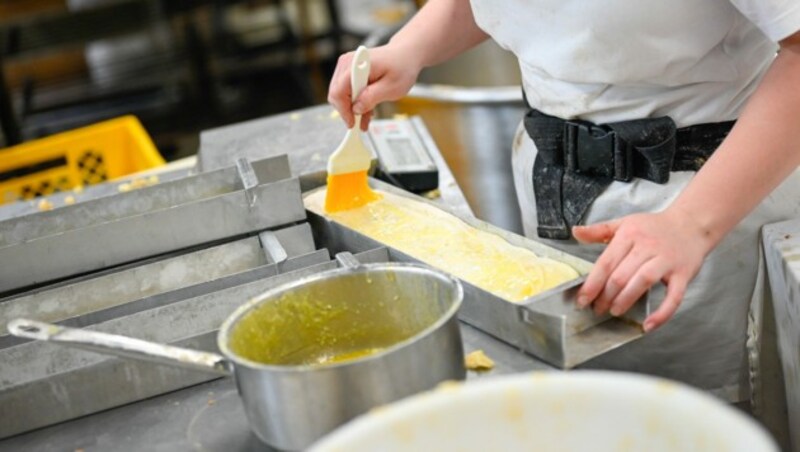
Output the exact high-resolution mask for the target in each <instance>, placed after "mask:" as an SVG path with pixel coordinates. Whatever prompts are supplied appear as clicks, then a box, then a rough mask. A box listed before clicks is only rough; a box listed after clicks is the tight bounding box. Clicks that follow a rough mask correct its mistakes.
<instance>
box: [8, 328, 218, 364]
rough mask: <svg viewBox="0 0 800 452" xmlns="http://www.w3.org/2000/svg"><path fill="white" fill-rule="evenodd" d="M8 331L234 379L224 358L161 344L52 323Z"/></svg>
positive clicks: (39, 339) (21, 335)
mask: <svg viewBox="0 0 800 452" xmlns="http://www.w3.org/2000/svg"><path fill="white" fill-rule="evenodd" d="M8 331H9V332H10V333H11V334H13V335H14V336H17V337H23V338H26V339H34V340H37V341H46V342H52V343H54V344H59V345H66V346H68V347H74V348H81V349H84V350H89V351H93V352H98V353H103V354H106V355H115V356H120V357H123V358H132V359H137V360H140V361H150V362H155V363H160V364H167V365H171V366H178V367H184V368H188V369H193V370H199V371H204V372H211V373H215V374H221V375H230V374H231V373H232V365H231V363H230V361H228V360H227V359H226V358H225V357H224V356H222V355H219V354H216V353H209V352H202V351H198V350H191V349H187V348H181V347H174V346H171V345H164V344H157V343H155V342H148V341H143V340H141V339H135V338H132V337H127V336H120V335H117V334H108V333H101V332H98V331H90V330H82V329H78V328H67V327H63V326H59V325H53V324H51V323H45V322H38V321H35V320H28V319H16V320H12V321H11V322H9V323H8Z"/></svg>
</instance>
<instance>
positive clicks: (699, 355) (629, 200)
mask: <svg viewBox="0 0 800 452" xmlns="http://www.w3.org/2000/svg"><path fill="white" fill-rule="evenodd" d="M535 156H536V147H535V145H534V143H533V141H532V140H531V139H530V137H529V136H528V135H527V133H526V132H525V130H524V128H523V127H522V126H521V125H520V127H519V128H518V130H517V134H516V137H515V140H514V148H513V158H512V164H513V168H514V184H515V186H516V190H517V196H518V197H519V203H520V209H521V211H522V221H523V226H524V229H525V235H526V236H528V237H531V238H533V239H536V240H539V241H542V242H545V243H548V244H550V245H552V246H554V247H556V248H559V249H562V250H564V251H566V252H568V253H570V254H573V255H576V256H580V257H583V258H585V259H587V260H590V261H592V262H593V261H595V260H596V259H597V257H598V256H599V255H600V252H601V251H602V250H603V247H604V246H602V245H580V244H578V243H577V242H575V241H574V240H572V241H561V240H546V239H540V238H539V237H538V236H537V235H536V226H537V224H536V223H537V222H536V201H535V198H534V193H533V180H532V171H533V162H534V158H535ZM694 174H695V173H694V172H674V173H671V176H670V180H669V182H668V183H667V184H664V185H658V184H655V183H653V182H650V181H646V180H641V179H634V181H633V182H631V183H623V182H613V183H612V184H611V185H610V186H609V187H608V188H607V189H606V190H605V191H604V192H603V193H602V194H601V195H600V196H599V197H598V198H597V199H596V200H595V201H594V203H593V205H592V206H591V207H590V208H589V210H588V212H587V214H586V217H585V219H584V224H593V223H598V222H603V221H608V220H612V219H615V218H619V217H621V216H624V215H629V214H633V213H639V212H656V211H660V210H663V209H664V208H666V207H667V206H668V205H669V204H670V203H671V202H672V201H673V199H675V198H676V197H677V196H678V194H679V193H680V192H681V191H682V190H683V188H684V187H685V186H686V185H687V184H688V182H689V181H690V180H691V178H692V177H693V176H694ZM731 183H732V184H733V183H736V182H735V181H731ZM798 216H800V173H798V172H795V173H793V174H792V175H791V176H790V177H789V178H788V179H787V180H786V181H785V182H784V183H783V184H782V185H781V186H779V187H778V188H777V189H776V190H775V191H774V192H772V194H770V195H769V196H768V197H767V198H766V199H765V200H764V201H763V202H762V203H761V204H760V205H759V206H758V207H757V208H756V209H755V210H754V211H753V212H752V213H751V214H750V215H749V216H748V217H747V218H745V219H744V220H743V221H742V222H741V223H740V224H739V225H738V226H737V227H736V228H735V229H734V230H733V231H731V232H730V233H729V234H728V235H727V236H726V237H725V239H724V240H723V241H722V242H721V243H720V244H719V245H718V246H717V248H716V249H714V251H712V253H711V254H710V255H709V256H708V257H707V258H706V261H705V263H704V265H703V267H702V269H701V270H700V272H699V273H698V275H697V276H696V277H695V279H694V280H693V281H692V282H691V283H690V285H689V287H688V288H687V290H686V295H685V297H684V300H683V303H682V304H681V306H680V308H679V309H678V311H677V312H676V313H675V316H674V317H673V318H672V319H671V320H670V321H669V322H667V324H665V325H663V326H662V327H661V328H660V329H658V330H656V331H655V332H653V333H650V334H647V335H645V336H644V337H643V338H641V339H639V340H637V341H634V342H632V343H630V344H627V345H625V346H622V347H620V348H618V349H616V350H613V351H611V352H609V353H607V354H605V355H603V356H600V357H598V358H596V359H594V360H592V361H590V362H589V363H587V364H585V365H584V366H582V367H584V368H602V369H615V370H627V371H635V372H642V373H648V374H652V375H658V376H661V377H665V378H670V379H674V380H678V381H682V382H685V383H688V384H691V385H693V386H696V387H699V388H701V389H705V390H708V391H711V392H713V393H715V394H717V395H719V396H720V397H722V398H724V399H726V400H728V401H731V402H739V401H747V400H750V398H751V393H750V387H751V385H750V381H749V380H750V378H751V367H755V366H757V362H752V360H748V353H747V347H746V342H747V339H748V337H747V332H748V316H751V317H755V318H758V317H759V316H760V309H761V305H762V299H761V297H762V296H763V292H762V291H761V290H755V288H756V284H757V282H758V281H759V279H761V278H763V277H764V274H763V272H764V271H765V270H764V265H763V263H762V259H761V257H760V237H759V235H760V234H759V233H760V230H761V227H762V226H763V225H764V224H768V223H774V222H777V221H782V220H786V219H789V218H795V217H798ZM663 289H664V287H663V286H656V288H655V289H654V290H652V291H651V306H653V309H655V308H656V307H657V306H658V305H659V304H660V302H661V300H662V299H663V298H664V290H663ZM751 305H752V306H754V307H755V309H754V312H750V308H751ZM754 334H757V333H754ZM751 342H752V341H751ZM751 345H753V344H751Z"/></svg>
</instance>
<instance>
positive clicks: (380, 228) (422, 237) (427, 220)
mask: <svg viewBox="0 0 800 452" xmlns="http://www.w3.org/2000/svg"><path fill="white" fill-rule="evenodd" d="M377 193H378V195H379V196H380V198H379V199H377V200H375V201H373V202H370V203H368V204H365V205H362V206H360V207H355V208H351V209H349V210H343V211H336V212H330V211H328V209H326V208H323V206H324V201H325V196H326V195H325V194H326V192H325V190H319V191H316V192H314V193H312V194H310V195H308V196H307V197H306V198H305V205H306V208H308V209H309V210H311V211H312V212H315V213H317V214H319V215H323V216H326V217H328V218H330V219H332V220H334V221H336V222H337V223H340V224H342V225H344V226H347V227H349V228H351V229H353V230H355V231H358V232H360V233H362V234H364V235H366V236H368V237H371V238H373V239H375V240H377V241H379V242H381V243H384V244H386V245H388V246H391V247H392V248H395V249H397V250H399V251H402V252H403V253H405V254H408V255H410V256H412V257H414V258H416V259H419V260H420V261H422V262H425V263H427V264H429V265H431V266H433V267H435V268H438V269H441V270H443V271H446V272H448V273H450V274H452V275H454V276H456V277H458V278H460V279H462V280H464V281H467V282H469V283H471V284H473V285H475V286H477V287H480V288H481V289H484V290H486V291H488V292H490V293H492V294H495V295H497V296H499V297H501V298H504V299H506V300H509V301H512V302H519V301H522V300H525V299H526V298H528V297H531V296H533V295H536V294H538V293H540V292H543V291H545V290H547V289H550V288H553V287H555V286H557V285H559V284H562V283H564V282H566V281H570V280H573V279H575V278H577V277H578V276H579V275H578V272H577V271H575V269H573V268H572V267H570V266H568V265H566V264H564V263H561V262H558V261H555V260H552V259H548V258H543V257H539V256H537V255H536V254H535V253H533V252H532V251H530V250H528V249H525V248H521V247H518V246H514V245H511V244H510V243H508V242H507V241H505V240H504V239H502V238H501V237H498V236H496V235H494V234H490V233H488V232H485V231H480V230H478V229H475V228H473V227H472V226H470V225H468V224H466V223H465V222H463V221H461V220H460V219H458V218H456V217H455V216H453V215H451V214H449V213H447V212H444V211H442V210H441V209H437V208H435V207H433V206H431V205H428V204H425V203H422V202H419V201H415V200H413V199H410V198H407V197H403V196H398V195H394V194H392V193H387V192H382V191H378V192H377Z"/></svg>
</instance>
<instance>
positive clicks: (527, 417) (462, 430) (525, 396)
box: [312, 372, 778, 452]
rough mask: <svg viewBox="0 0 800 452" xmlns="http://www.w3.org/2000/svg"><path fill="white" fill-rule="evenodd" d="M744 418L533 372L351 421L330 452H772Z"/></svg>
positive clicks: (700, 404)
mask: <svg viewBox="0 0 800 452" xmlns="http://www.w3.org/2000/svg"><path fill="white" fill-rule="evenodd" d="M777 450H778V449H777V446H776V445H775V443H774V442H773V440H772V439H771V437H770V436H769V435H768V434H767V433H766V431H765V430H764V429H763V428H762V427H761V426H760V425H758V424H757V423H756V422H755V421H753V420H752V419H750V418H749V417H747V416H746V415H745V414H743V413H741V412H739V411H737V410H735V409H734V408H732V407H729V406H727V405H725V404H724V403H722V402H721V401H719V400H717V399H714V398H713V397H711V396H709V395H707V394H705V393H702V392H700V391H698V390H695V389H692V388H689V387H687V386H684V385H682V384H679V383H675V382H671V381H667V380H661V379H656V378H651V377H644V376H641V375H634V374H626V373H616V372H571V373H556V372H545V373H533V374H524V375H515V376H510V377H498V378H487V379H485V380H482V381H478V382H474V383H469V384H466V385H455V384H454V385H452V386H445V387H442V388H439V389H437V390H436V391H432V392H429V393H424V394H420V395H417V396H414V397H411V398H408V399H405V400H403V401H400V402H397V403H395V404H392V405H389V406H387V407H383V408H379V409H377V410H374V411H372V412H370V413H369V414H366V415H364V416H361V417H360V418H357V419H356V420H354V421H352V422H351V423H349V424H347V425H345V426H344V427H342V428H341V429H339V430H337V431H334V432H333V433H331V434H330V435H328V436H327V437H325V438H323V439H322V440H321V441H320V442H318V443H317V444H316V445H315V446H314V447H313V448H312V451H314V452H333V451H348V452H360V451H370V452H374V451H459V452H471V451H563V452H571V451H581V452H583V451H597V452H603V451H609V452H611V451H614V452H626V451H631V452H633V451H648V452H658V451H670V452H671V451H680V452H688V451H742V452H760V451H777Z"/></svg>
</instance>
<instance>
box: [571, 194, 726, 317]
mask: <svg viewBox="0 0 800 452" xmlns="http://www.w3.org/2000/svg"><path fill="white" fill-rule="evenodd" d="M572 232H573V235H574V236H575V238H576V239H577V240H578V241H580V242H582V243H608V247H607V248H606V249H605V251H603V254H601V255H600V258H599V259H597V262H596V263H595V265H594V268H593V269H592V271H591V272H590V273H589V276H588V277H587V279H586V282H585V283H584V284H583V287H582V288H581V289H580V291H579V292H578V305H579V306H580V307H586V306H588V305H589V304H593V306H594V311H595V313H596V314H598V315H601V314H605V313H606V312H608V311H610V312H611V315H613V316H619V315H622V314H623V313H625V312H626V311H627V310H628V309H630V307H631V306H633V304H634V303H635V302H636V300H638V299H639V297H641V296H642V295H643V294H644V293H645V292H646V291H647V290H648V289H649V288H650V287H652V286H653V285H654V284H656V283H658V282H659V281H663V282H664V283H665V284H666V285H667V294H666V297H665V298H664V301H663V302H662V303H661V306H660V307H659V308H658V309H657V310H656V311H655V312H653V313H652V314H650V316H648V317H647V319H646V320H645V322H644V330H645V332H649V331H652V330H654V329H655V328H658V327H659V326H661V325H663V324H664V323H665V322H667V320H669V319H670V318H671V317H672V315H673V314H674V313H675V311H677V309H678V306H680V304H681V301H683V295H684V292H685V291H686V286H687V285H688V284H689V281H691V280H692V278H694V276H695V275H696V274H697V272H698V271H699V270H700V266H701V265H702V264H703V260H704V259H705V257H706V255H707V254H708V253H709V252H710V251H711V249H712V248H713V247H714V243H713V242H712V241H711V240H710V239H709V234H707V233H706V231H704V230H703V228H702V227H700V226H699V225H698V224H694V223H693V222H692V219H691V217H689V216H687V215H685V214H681V212H679V211H677V210H675V209H673V210H669V209H668V210H665V211H663V212H659V213H653V214H636V215H630V216H626V217H623V218H620V219H618V220H614V221H610V222H607V223H599V224H595V225H591V226H576V227H574V228H573V229H572Z"/></svg>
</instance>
